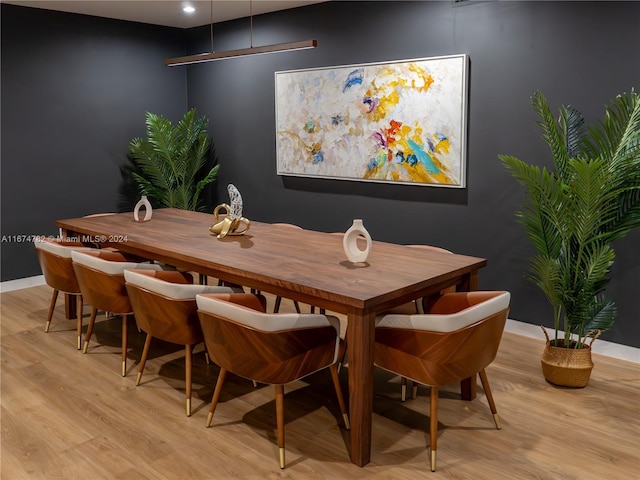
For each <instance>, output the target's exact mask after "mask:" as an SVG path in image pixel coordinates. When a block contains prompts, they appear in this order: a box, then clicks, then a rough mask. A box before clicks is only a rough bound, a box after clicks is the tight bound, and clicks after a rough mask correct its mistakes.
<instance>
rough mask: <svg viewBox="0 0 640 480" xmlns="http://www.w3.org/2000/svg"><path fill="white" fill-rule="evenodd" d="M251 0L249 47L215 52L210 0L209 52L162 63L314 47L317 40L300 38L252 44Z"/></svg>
mask: <svg viewBox="0 0 640 480" xmlns="http://www.w3.org/2000/svg"><path fill="white" fill-rule="evenodd" d="M252 3H253V2H252V1H250V2H249V9H250V12H249V18H250V22H251V29H250V32H251V46H250V47H249V48H240V49H238V50H228V51H226V52H215V51H214V50H213V0H211V53H200V54H197V55H187V56H185V57H176V58H168V59H167V60H165V61H164V64H165V65H166V66H168V67H176V66H179V65H192V64H195V63H204V62H212V61H214V60H224V59H226V58H237V57H245V56H249V55H263V54H265V53H277V52H290V51H293V50H306V49H309V48H316V47H317V46H318V41H317V40H301V41H299V42H287V43H276V44H274V45H263V46H261V47H254V46H253V6H252Z"/></svg>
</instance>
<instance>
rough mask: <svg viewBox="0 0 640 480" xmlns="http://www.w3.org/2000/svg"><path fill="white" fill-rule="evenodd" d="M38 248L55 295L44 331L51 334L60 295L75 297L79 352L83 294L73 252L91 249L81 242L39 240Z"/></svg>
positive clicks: (48, 282)
mask: <svg viewBox="0 0 640 480" xmlns="http://www.w3.org/2000/svg"><path fill="white" fill-rule="evenodd" d="M34 246H35V247H36V255H37V256H38V262H39V263H40V268H41V269H42V274H43V275H44V280H45V282H47V285H49V286H50V287H51V288H53V295H52V297H51V303H50V305H49V314H48V315H47V323H46V325H45V328H44V331H45V332H49V327H50V326H51V318H52V317H53V311H54V309H55V307H56V301H57V299H58V293H59V292H62V293H67V294H69V295H72V296H73V297H75V299H76V302H77V309H76V310H77V319H76V330H77V334H78V343H77V345H78V350H80V346H81V345H82V293H81V292H80V287H79V286H78V280H77V279H76V274H75V272H74V271H73V265H72V260H71V252H72V251H73V250H79V251H88V250H91V248H89V247H86V246H85V245H84V244H82V243H80V242H72V241H64V240H60V239H45V238H43V239H37V240H36V241H34Z"/></svg>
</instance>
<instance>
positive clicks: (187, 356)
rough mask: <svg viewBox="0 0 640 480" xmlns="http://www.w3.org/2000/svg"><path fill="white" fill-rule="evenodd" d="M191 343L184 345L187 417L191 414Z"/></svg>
mask: <svg viewBox="0 0 640 480" xmlns="http://www.w3.org/2000/svg"><path fill="white" fill-rule="evenodd" d="M192 352H193V345H185V346H184V369H185V372H184V374H185V375H184V376H185V397H186V400H187V405H186V407H187V417H190V416H191V369H192V355H191V354H192Z"/></svg>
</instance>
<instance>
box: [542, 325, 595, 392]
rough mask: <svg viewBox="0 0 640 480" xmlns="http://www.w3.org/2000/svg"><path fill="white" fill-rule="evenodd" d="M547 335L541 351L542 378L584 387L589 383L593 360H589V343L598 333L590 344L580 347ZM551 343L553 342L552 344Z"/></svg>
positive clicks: (558, 383)
mask: <svg viewBox="0 0 640 480" xmlns="http://www.w3.org/2000/svg"><path fill="white" fill-rule="evenodd" d="M542 330H543V331H544V335H545V337H547V343H546V345H545V347H544V351H543V352H542V358H541V359H540V362H541V364H542V374H543V375H544V378H545V379H546V380H547V381H548V382H550V383H553V384H554V385H559V386H562V387H576V388H582V387H586V386H587V384H588V383H589V377H590V376H591V370H592V369H593V362H592V361H591V345H593V342H594V341H595V339H596V338H597V337H598V336H599V335H600V334H599V333H597V334H596V335H595V336H594V338H593V340H592V341H591V344H590V345H587V344H586V343H584V344H583V345H582V348H575V342H572V344H571V345H570V347H569V348H566V347H565V346H564V340H557V341H553V342H552V341H551V340H549V336H548V335H547V332H546V330H544V328H543V329H542ZM552 343H553V344H552Z"/></svg>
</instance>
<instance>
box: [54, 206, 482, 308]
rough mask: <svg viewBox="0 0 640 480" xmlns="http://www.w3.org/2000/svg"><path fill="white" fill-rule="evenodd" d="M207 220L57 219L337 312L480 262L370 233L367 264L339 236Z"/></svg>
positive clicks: (106, 239) (181, 216)
mask: <svg viewBox="0 0 640 480" xmlns="http://www.w3.org/2000/svg"><path fill="white" fill-rule="evenodd" d="M213 223H214V219H213V215H211V214H206V213H200V212H192V211H187V210H178V209H172V208H165V209H155V210H154V211H153V217H152V219H151V220H150V221H148V222H136V221H134V220H133V215H132V214H131V213H129V212H127V213H120V214H115V215H108V216H97V217H84V218H74V219H65V220H58V221H57V222H56V225H57V226H59V227H61V228H63V229H65V230H66V231H68V232H76V233H78V234H80V236H81V238H80V239H81V240H89V241H101V242H102V243H104V244H107V245H110V246H115V247H117V248H119V249H121V250H122V251H125V252H130V253H134V254H137V255H140V256H143V257H145V258H150V259H154V260H158V261H162V262H165V263H168V264H170V265H174V266H176V267H178V268H180V269H186V270H193V271H196V272H200V273H204V274H207V275H211V276H214V277H216V278H221V279H223V280H227V281H229V282H234V283H238V284H241V285H244V286H246V287H251V288H257V289H260V290H264V291H267V292H270V293H274V294H278V295H283V296H287V297H288V298H292V299H296V300H300V301H303V302H306V303H311V304H313V305H316V306H319V307H324V308H328V309H331V310H333V311H338V312H341V313H347V311H348V309H349V308H357V309H360V310H369V309H371V310H380V309H383V308H389V307H390V306H394V305H398V304H400V303H404V302H406V301H408V300H411V299H413V298H417V297H419V296H422V295H424V294H426V293H429V292H432V291H434V290H436V289H437V288H440V287H442V286H443V285H444V284H446V283H447V282H448V281H451V282H455V281H459V279H460V278H461V277H462V276H463V275H465V274H469V273H472V272H475V271H477V270H478V269H480V268H482V267H484V266H485V265H486V260H485V259H482V258H475V257H469V256H465V255H457V254H453V255H451V254H446V253H439V252H432V251H428V250H423V249H416V248H407V247H406V246H402V245H396V244H391V243H385V242H379V241H375V240H374V241H373V243H372V246H371V252H370V255H369V258H368V261H367V263H366V264H364V265H357V264H352V263H351V262H349V261H348V260H347V258H346V255H345V253H344V249H343V246H342V236H339V235H332V234H329V233H325V232H317V231H313V230H304V229H302V230H298V229H292V228H288V227H287V226H282V225H274V224H269V223H260V222H251V228H250V230H249V231H248V232H247V233H246V234H245V235H241V236H227V237H225V238H222V239H218V238H216V236H215V235H214V234H212V233H211V232H210V231H209V227H210V226H211V225H212V224H213ZM82 235H84V236H85V237H84V238H82Z"/></svg>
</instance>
